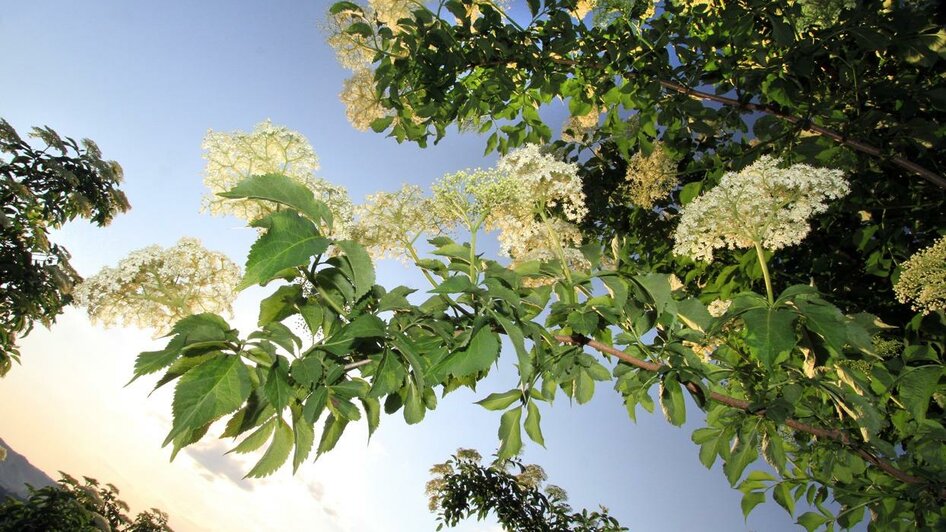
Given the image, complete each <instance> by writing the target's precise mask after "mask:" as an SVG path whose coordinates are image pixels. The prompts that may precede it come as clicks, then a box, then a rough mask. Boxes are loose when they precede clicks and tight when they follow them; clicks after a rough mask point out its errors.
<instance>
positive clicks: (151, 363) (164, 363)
mask: <svg viewBox="0 0 946 532" xmlns="http://www.w3.org/2000/svg"><path fill="white" fill-rule="evenodd" d="M179 356H181V352H180V350H179V349H172V348H171V347H170V346H169V347H168V349H164V350H163V351H146V352H143V353H141V354H139V355H138V358H136V359H135V376H134V377H132V379H131V380H130V381H128V383H129V384H131V383H132V382H134V381H135V379H137V378H138V377H141V376H142V375H148V374H151V373H154V372H156V371H160V370H162V369H164V368H166V367H168V366H170V365H171V364H173V363H174V361H175V360H177V357H179Z"/></svg>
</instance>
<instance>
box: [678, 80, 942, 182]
mask: <svg viewBox="0 0 946 532" xmlns="http://www.w3.org/2000/svg"><path fill="white" fill-rule="evenodd" d="M660 85H661V86H662V87H664V88H665V89H670V90H672V91H675V92H679V93H680V94H684V95H686V96H689V97H691V98H693V99H695V100H709V101H712V102H716V103H721V104H723V105H729V106H732V107H737V108H739V109H742V110H744V111H752V112H759V113H765V114H768V115H772V116H774V117H776V118H779V119H781V120H784V121H786V122H788V123H790V124H793V125H798V126H800V127H801V128H802V129H806V130H808V131H813V132H815V133H818V134H819V135H824V136H825V137H828V138H830V139H833V140H835V141H837V142H838V143H840V144H842V145H844V146H847V147H848V148H851V149H853V150H855V151H859V152H861V153H866V154H867V155H872V156H874V157H882V156H883V153H882V152H881V150H880V148H878V147H876V146H872V145H870V144H866V143H864V142H861V141H859V140H854V139H849V138H847V137H846V136H845V135H842V134H840V133H838V132H837V131H833V130H831V129H828V128H825V127H821V126H819V125H817V124H814V123H812V122H811V121H810V120H804V119H802V118H799V117H797V116H792V115H788V114H785V113H783V112H781V111H777V110H775V109H773V108H771V107H769V106H767V105H760V104H756V103H749V102H740V101H739V100H736V99H734V98H727V97H725V96H719V95H716V94H710V93H708V92H702V91H698V90H695V89H691V88H689V87H684V86H683V85H681V84H679V83H676V82H673V81H664V80H661V81H660ZM890 162H892V163H893V164H895V165H896V166H899V167H900V168H903V169H904V170H907V171H908V172H912V173H914V174H917V175H919V176H920V177H922V178H923V179H926V180H927V181H929V182H930V183H933V184H934V185H936V186H938V187H940V188H946V178H944V177H943V176H941V175H939V174H937V173H936V172H933V171H932V170H929V169H927V168H924V167H922V166H920V165H918V164H916V163H915V162H913V161H908V160H907V159H904V158H903V157H900V156H894V157H891V158H890Z"/></svg>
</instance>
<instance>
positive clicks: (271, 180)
mask: <svg viewBox="0 0 946 532" xmlns="http://www.w3.org/2000/svg"><path fill="white" fill-rule="evenodd" d="M217 195H218V196H221V197H224V198H229V199H243V198H248V199H257V200H266V201H272V202H274V203H278V204H280V205H285V206H287V207H291V208H293V209H295V210H296V211H298V212H300V213H302V214H304V215H305V216H306V217H308V218H309V219H310V220H312V221H313V222H315V223H317V224H319V223H322V222H323V221H324V222H325V223H326V225H328V226H329V227H331V226H332V211H331V210H330V209H329V208H328V206H326V205H325V203H323V202H321V201H319V200H317V199H315V195H314V194H313V193H312V190H310V189H309V187H307V186H305V185H304V184H302V183H300V182H298V181H296V180H294V179H291V178H289V177H287V176H285V175H280V174H266V175H256V176H251V177H248V178H246V179H244V180H243V181H240V182H239V183H237V186H235V187H233V188H232V189H230V190H228V191H227V192H222V193H220V194H217Z"/></svg>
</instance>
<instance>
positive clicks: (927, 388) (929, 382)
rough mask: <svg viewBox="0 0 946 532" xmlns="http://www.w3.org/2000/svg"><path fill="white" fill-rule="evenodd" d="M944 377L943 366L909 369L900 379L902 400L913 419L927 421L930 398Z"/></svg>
mask: <svg viewBox="0 0 946 532" xmlns="http://www.w3.org/2000/svg"><path fill="white" fill-rule="evenodd" d="M942 375H943V367H942V366H921V367H917V368H908V369H907V370H906V371H905V372H904V374H903V375H902V376H901V377H900V384H899V389H900V400H901V401H902V402H903V405H904V406H905V407H906V409H907V411H908V412H910V413H911V414H913V417H915V418H917V419H926V410H927V409H928V408H929V405H930V397H932V396H933V392H934V391H936V387H937V384H938V383H939V379H940V377H941V376H942Z"/></svg>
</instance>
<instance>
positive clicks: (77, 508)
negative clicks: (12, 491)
mask: <svg viewBox="0 0 946 532" xmlns="http://www.w3.org/2000/svg"><path fill="white" fill-rule="evenodd" d="M60 474H61V475H62V478H61V479H59V484H58V485H56V486H48V487H45V488H42V489H38V490H37V489H33V488H30V497H29V499H28V500H26V501H19V500H16V499H13V498H10V499H8V500H7V501H6V502H4V503H3V504H2V505H0V530H3V531H10V532H14V531H15V532H79V531H82V532H86V531H89V532H91V531H105V532H110V531H111V532H165V531H168V532H170V530H171V528H170V527H169V526H168V524H167V523H168V516H167V514H165V513H164V512H162V511H161V510H158V509H156V508H152V509H151V510H148V511H145V512H141V513H139V514H138V515H137V516H135V518H134V520H132V518H131V517H130V516H128V514H127V512H128V505H127V504H126V503H125V502H124V501H122V500H121V499H119V498H118V488H116V487H115V486H113V485H111V484H105V485H101V484H99V482H98V481H97V480H95V479H94V478H89V477H84V480H85V483H84V484H83V483H80V482H79V481H78V480H76V479H75V478H73V477H71V476H69V475H67V474H65V473H61V472H60Z"/></svg>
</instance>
